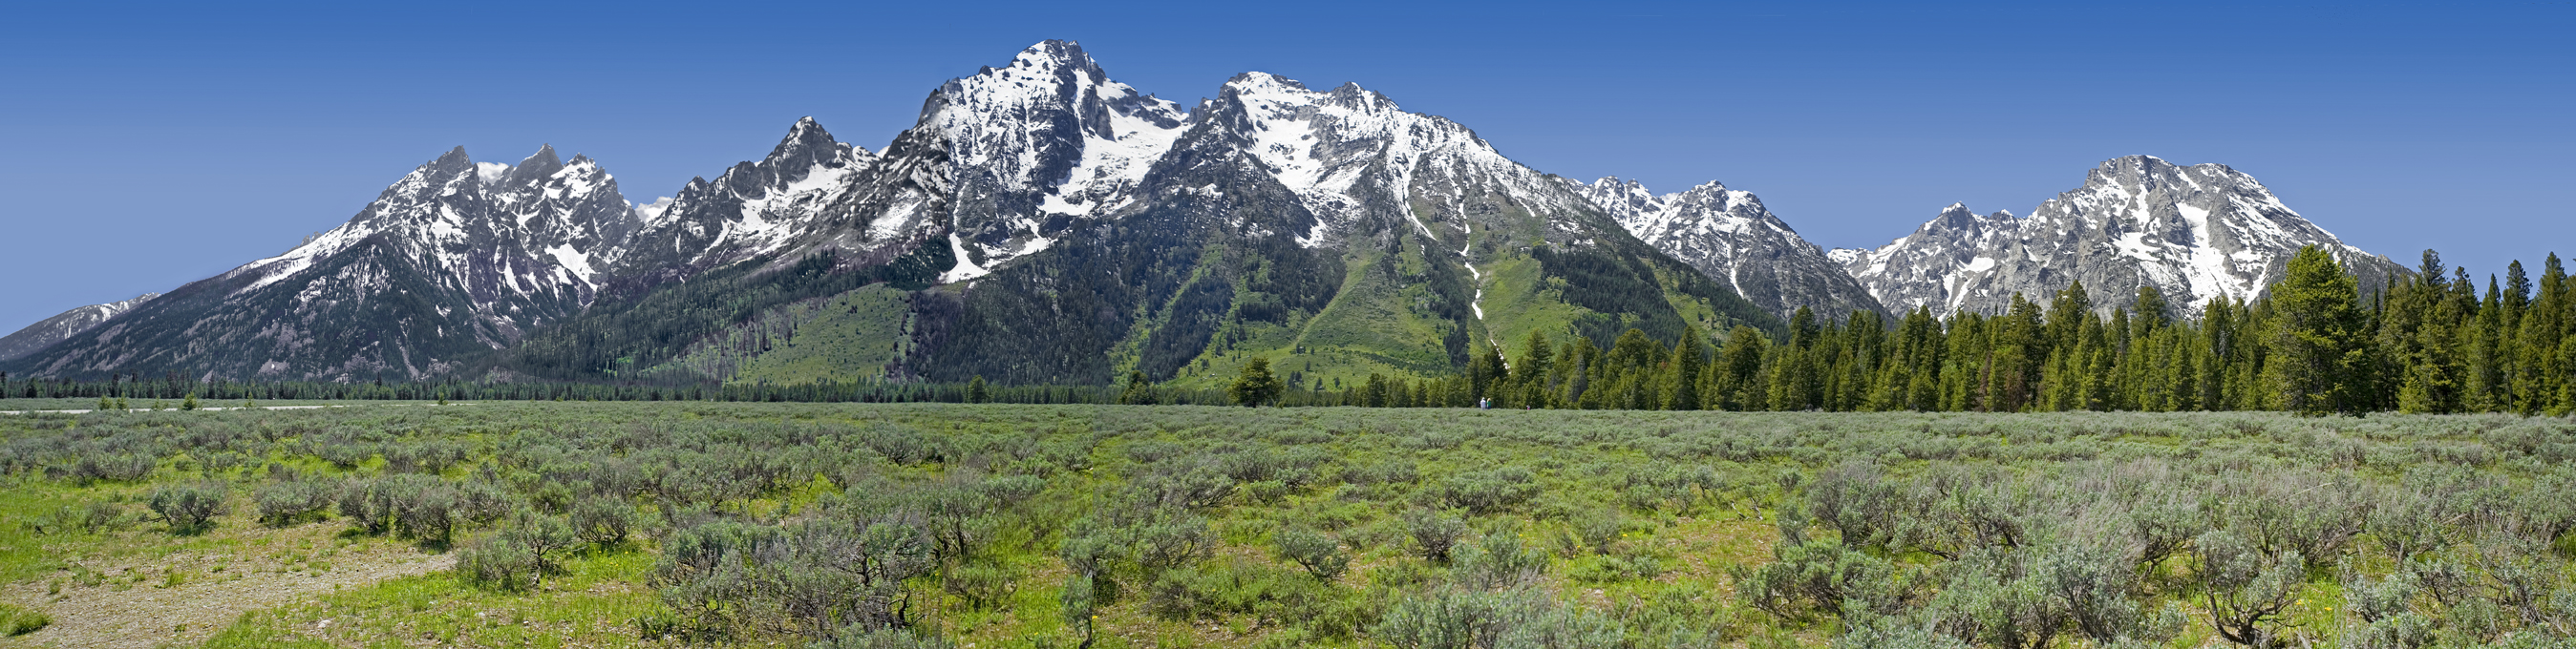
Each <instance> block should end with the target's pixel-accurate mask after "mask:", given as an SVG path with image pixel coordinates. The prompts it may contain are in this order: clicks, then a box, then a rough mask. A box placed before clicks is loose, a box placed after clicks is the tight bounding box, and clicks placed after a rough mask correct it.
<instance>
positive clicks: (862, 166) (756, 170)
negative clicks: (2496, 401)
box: [608, 117, 877, 280]
mask: <svg viewBox="0 0 2576 649" xmlns="http://www.w3.org/2000/svg"><path fill="white" fill-rule="evenodd" d="M876 162H877V156H876V155H875V154H873V153H870V152H868V150H867V149H864V148H860V147H857V146H853V145H849V144H843V143H841V142H839V141H836V140H833V139H832V134H831V133H829V132H827V131H824V130H823V126H822V125H821V124H818V123H816V122H815V121H814V118H811V117H808V118H805V119H801V120H797V121H796V124H795V125H794V126H792V127H789V129H788V131H787V137H785V138H782V139H780V140H779V141H778V146H776V147H774V148H772V149H770V152H769V156H768V157H765V158H762V159H760V160H755V161H749V162H743V163H741V164H736V165H734V166H733V168H732V169H727V170H725V172H724V173H723V174H721V175H718V176H716V179H715V180H714V181H712V182H711V181H708V180H707V179H705V178H692V179H690V180H689V184H688V185H686V186H684V187H681V188H680V192H679V193H678V194H677V195H675V196H673V197H672V198H671V199H670V201H669V202H668V203H666V204H662V205H658V206H655V207H654V208H652V210H651V211H650V213H649V216H647V217H646V218H644V219H643V220H642V222H640V223H639V224H637V226H636V231H635V232H634V234H633V236H632V237H630V238H628V239H627V240H626V241H625V245H624V246H622V247H619V248H616V249H614V250H612V251H610V252H609V259H608V262H609V267H610V268H611V269H612V274H613V275H616V276H619V277H644V278H652V279H657V280H658V279H668V278H677V277H686V276H688V275H690V274H693V273H695V272H698V271H702V270H705V269H708V268H714V267H718V266H724V265H728V264H732V263H735V262H740V261H744V260H747V259H750V258H752V257H756V256H760V255H764V254H770V253H775V252H778V251H779V249H780V248H782V247H784V246H786V245H788V244H789V243H791V242H793V241H794V240H795V239H796V238H797V237H798V236H800V235H802V234H803V233H805V232H807V231H808V230H810V229H812V227H813V223H814V222H815V221H817V220H819V219H821V218H822V216H823V214H824V212H825V211H826V210H827V209H828V208H830V207H831V206H832V205H833V204H835V203H837V202H839V201H841V200H843V199H844V197H845V196H846V195H847V194H848V193H849V192H850V191H851V190H852V188H853V186H854V185H855V184H856V183H857V180H858V179H857V177H858V176H859V175H861V174H862V173H864V172H866V171H867V170H868V169H869V168H870V167H871V166H872V165H874V164H875V163H876Z"/></svg>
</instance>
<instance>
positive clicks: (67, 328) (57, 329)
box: [0, 293, 161, 361]
mask: <svg viewBox="0 0 2576 649" xmlns="http://www.w3.org/2000/svg"><path fill="white" fill-rule="evenodd" d="M156 297H161V294H159V293H145V294H142V295H139V296H135V297H134V299H130V300H122V301H117V302H109V303H106V304H92V305H89V306H84V307H74V308H73V309H72V310H69V311H64V312H62V313H59V314H55V315H54V317H51V318H46V319H43V320H39V321H37V322H36V324H31V325H27V326H26V328H23V329H19V330H18V331H17V332H16V333H11V334H9V335H8V336H5V337H0V361H5V360H9V359H12V358H17V357H20V356H25V355H28V354H33V353H35V352H36V350H39V349H44V348H45V346H46V345H51V344H54V343H57V342H62V341H63V339H66V338H70V337H72V336H73V335H76V334H79V333H80V332H83V331H88V330H89V329H90V328H91V327H96V326H98V323H101V322H106V321H107V319H109V318H114V317H116V316H117V315H118V314H122V313H125V312H127V311H131V310H134V307H135V306H138V305H141V304H143V303H144V302H149V301H151V300H152V298H156Z"/></svg>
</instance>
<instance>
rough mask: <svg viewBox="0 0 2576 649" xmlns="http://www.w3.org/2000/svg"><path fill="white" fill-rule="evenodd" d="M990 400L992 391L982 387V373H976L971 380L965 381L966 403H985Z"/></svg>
mask: <svg viewBox="0 0 2576 649" xmlns="http://www.w3.org/2000/svg"><path fill="white" fill-rule="evenodd" d="M992 400H993V394H992V392H991V391H990V390H988V389H986V388H985V387H984V376H983V375H980V374H978V375H976V376H975V378H974V379H973V380H969V381H967V382H966V402H967V403H986V402H990V401H992Z"/></svg>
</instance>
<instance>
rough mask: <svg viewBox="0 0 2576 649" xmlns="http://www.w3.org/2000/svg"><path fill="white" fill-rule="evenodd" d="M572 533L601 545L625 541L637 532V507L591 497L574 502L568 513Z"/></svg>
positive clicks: (586, 540) (583, 540)
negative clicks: (570, 511) (576, 503)
mask: <svg viewBox="0 0 2576 649" xmlns="http://www.w3.org/2000/svg"><path fill="white" fill-rule="evenodd" d="M569 519H570V520H569V522H570V523H571V526H572V530H573V534H574V535H575V536H578V537H581V540H582V542H584V543H589V544H591V545H595V546H599V547H608V546H613V545H617V544H619V543H623V542H625V541H626V536H627V535H628V534H632V533H634V531H635V526H636V524H637V523H638V522H640V521H638V520H637V517H636V515H635V508H634V507H632V506H629V505H627V504H626V503H625V502H624V501H618V500H609V499H605V498H592V499H587V500H583V501H581V504H578V505H574V506H573V508H572V513H571V515H570V516H569Z"/></svg>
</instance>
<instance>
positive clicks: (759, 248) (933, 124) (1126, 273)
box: [521, 41, 1770, 383]
mask: <svg viewBox="0 0 2576 649" xmlns="http://www.w3.org/2000/svg"><path fill="white" fill-rule="evenodd" d="M809 152H830V153H827V154H815V153H809ZM632 242H633V245H632V246H631V247H630V248H629V249H628V251H626V252H624V253H622V256H619V257H617V258H615V260H614V261H613V262H612V266H614V267H615V268H617V269H618V270H617V271H616V272H615V273H614V274H616V275H618V276H620V278H621V279H620V280H618V281H621V282H623V281H626V279H625V278H641V280H640V281H636V282H634V283H633V289H632V290H637V291H655V290H663V291H681V289H670V288H655V287H657V286H662V285H664V284H667V283H669V282H670V281H671V280H689V281H697V280H693V279H691V278H692V277H693V276H705V275H699V274H701V273H705V272H707V271H709V270H712V269H714V268H717V267H720V266H726V265H730V264H734V263H736V262H740V261H746V260H765V261H763V262H762V264H763V265H762V266H760V267H759V269H758V270H754V271H750V272H747V273H726V274H723V275H716V276H707V277H711V278H712V279H709V280H706V281H712V282H743V283H757V282H760V281H765V280H760V279H758V277H760V276H762V273H765V272H770V271H775V270H779V269H783V268H786V267H787V266H789V265H797V267H800V268H806V269H808V270H806V271H800V272H804V273H808V274H810V273H811V272H813V271H812V270H811V269H812V268H815V267H814V266H810V265H805V264H807V262H808V261H810V260H814V259H817V258H819V255H823V254H826V253H828V254H831V255H833V257H832V259H833V263H832V265H831V267H832V268H834V269H836V271H838V272H843V273H854V274H858V275H861V276H864V277H865V278H867V279H866V280H865V281H880V280H882V281H887V282H890V283H892V284H895V285H898V286H906V287H918V286H926V285H932V284H948V285H951V286H950V287H948V288H944V289H941V290H938V291H923V292H920V293H916V294H914V295H913V296H912V297H910V298H908V303H909V304H910V307H909V308H910V309H912V312H911V313H909V314H907V315H903V316H901V317H899V318H896V319H895V320H896V321H900V324H887V325H885V326H886V327H888V328H899V329H902V330H904V331H906V332H908V333H906V334H904V335H905V336H908V338H906V339H905V340H903V341H889V343H888V344H889V345H890V347H891V348H897V349H905V350H910V352H909V353H911V354H912V357H911V358H909V359H908V360H906V361H904V362H902V363H897V365H901V366H903V367H902V368H901V372H903V373H909V375H911V376H920V377H926V378H933V379H938V380H965V379H966V378H968V377H971V376H984V377H987V378H990V379H995V380H1002V381H1008V382H1024V383H1028V382H1077V383H1097V382H1106V381H1110V380H1113V379H1115V378H1117V377H1119V376H1123V373H1124V372H1127V371H1131V370H1132V371H1141V372H1144V373H1146V374H1147V375H1149V376H1151V377H1153V378H1154V379H1156V380H1165V379H1172V378H1178V377H1180V376H1184V375H1191V374H1193V373H1194V372H1195V371H1196V370H1192V369H1191V366H1192V364H1196V365H1198V366H1204V367H1206V368H1208V370H1209V371H1210V372H1215V371H1217V370H1216V369H1215V368H1216V367H1218V366H1216V365H1209V364H1210V363H1224V362H1235V361H1239V360H1240V359H1241V358H1243V357H1244V356H1245V355H1247V354H1251V353H1263V354H1269V355H1271V356H1272V357H1273V358H1274V359H1275V360H1278V361H1279V362H1283V363H1284V362H1290V361H1294V362H1297V363H1299V365H1300V367H1305V366H1307V365H1319V368H1318V369H1317V370H1316V371H1317V373H1318V374H1322V373H1323V372H1325V370H1323V369H1321V367H1320V365H1325V364H1329V365H1331V366H1332V367H1334V368H1335V369H1334V370H1332V371H1335V372H1343V373H1349V374H1350V378H1351V379H1353V380H1358V379H1360V378H1364V377H1365V376H1366V374H1367V373H1368V372H1369V371H1372V370H1393V371H1397V372H1403V373H1412V374H1417V375H1422V374H1433V373H1446V372H1448V371H1450V369H1451V368H1453V367H1455V366H1457V365H1458V364H1460V363H1464V362H1465V359H1466V358H1467V357H1468V354H1469V353H1470V351H1471V348H1472V347H1473V346H1474V345H1475V344H1479V343H1489V342H1499V343H1507V344H1515V343H1517V342H1519V340H1520V339H1521V338H1522V337H1523V336H1525V335H1526V334H1528V333H1530V332H1533V331H1539V332H1547V333H1549V334H1551V335H1555V336H1557V337H1559V338H1562V337H1563V335H1564V334H1565V332H1567V331H1569V330H1574V331H1580V332H1582V333H1584V335H1589V336H1594V337H1596V338H1600V339H1601V342H1603V343H1605V344H1606V343H1607V342H1608V339H1609V338H1610V337H1613V336H1616V335H1617V333H1618V332H1620V331H1624V330H1625V329H1626V328H1628V327H1631V326H1637V327H1643V328H1646V329H1648V330H1650V331H1653V332H1654V333H1655V334H1656V335H1657V336H1659V337H1666V338H1669V337H1672V336H1677V335H1679V329H1680V328H1682V327H1685V326H1691V325H1692V324H1698V325H1701V326H1706V327H1712V328H1715V327H1721V326H1731V325H1732V324H1733V323H1738V322H1748V321H1750V322H1762V323H1768V322H1770V319H1769V316H1768V315H1767V314H1764V313H1762V312H1761V311H1760V310H1759V309H1757V308H1754V307H1753V306H1752V305H1751V304H1750V303H1746V302H1744V301H1743V300H1742V299H1741V298H1739V297H1737V296H1736V295H1735V294H1734V293H1733V292H1731V291H1728V290H1727V289H1726V288H1725V287H1724V286H1722V285H1719V284H1716V283H1713V282H1709V281H1707V280H1706V279H1705V278H1704V277H1702V276H1701V275H1700V274H1699V273H1698V272H1696V271H1694V270H1691V269H1690V268H1689V267H1688V266H1687V265H1684V264H1682V263H1681V262H1679V261H1676V260H1673V259H1672V258H1670V257H1668V256H1665V255H1663V254H1661V253H1658V252H1656V251H1655V250H1654V249H1653V248H1652V247H1651V246H1647V245H1645V244H1644V243H1643V242H1640V241H1638V240H1637V239H1636V238H1635V237H1634V236H1631V235H1629V234H1628V233H1627V231H1626V230H1624V229H1622V228H1620V227H1619V225H1618V223H1617V222H1615V221H1614V220H1612V219H1611V217H1610V216H1609V212H1608V211H1606V210H1603V209H1601V208H1600V207H1598V206H1596V205H1593V204H1592V202H1591V201H1590V200H1588V199H1586V198H1585V197H1584V196H1583V195H1582V193H1581V187H1580V186H1578V185H1572V184H1569V183H1565V182H1562V181H1561V180H1560V179H1557V178H1556V177H1553V176H1549V175H1547V174H1544V173H1540V172H1538V171H1536V170H1532V169H1530V168H1528V167H1526V166H1522V165H1520V164H1518V163H1516V162H1513V161H1512V160H1510V159H1509V158H1506V157H1504V156H1503V155H1502V154H1501V153H1499V152H1497V151H1496V150H1495V149H1494V148H1493V147H1492V146H1491V145H1490V144H1488V143H1486V142H1485V141H1484V140H1482V139H1480V138H1478V137H1477V136H1476V135H1475V133H1474V132H1473V131H1471V130H1469V129H1467V128H1466V127H1464V126H1462V125H1459V124H1457V123H1455V122H1452V121H1449V120H1447V119H1443V118H1440V117H1436V116H1431V115H1424V114H1419V113H1411V112H1406V111H1404V110H1403V109H1401V108H1399V107H1398V106H1397V105H1396V104H1395V102H1393V101H1392V100H1390V99H1388V98H1387V97H1385V96H1384V95H1381V94H1378V93H1376V92H1371V91H1368V90H1365V89H1362V88H1360V87H1359V86H1357V85H1347V84H1346V85H1344V86H1341V87H1339V88H1336V89H1333V90H1331V91H1326V92H1318V91H1314V90H1311V89H1308V88H1307V87H1305V86H1304V85H1303V84H1300V83H1298V82H1296V81H1293V80H1289V79H1285V78H1282V77H1278V76H1276V75H1270V74H1264V73H1257V72H1256V73H1246V74H1242V75H1238V76H1236V77H1234V78H1233V79H1231V80H1229V81H1227V82H1226V83H1225V84H1223V85H1222V86H1220V87H1219V88H1218V93H1217V96H1216V97H1215V98H1213V99H1207V100H1202V101H1201V102H1200V103H1199V104H1197V105H1195V106H1193V107H1190V108H1189V109H1188V110H1183V108H1182V106H1181V105H1180V104H1175V103H1173V102H1169V101H1164V100H1161V99H1158V98H1155V97H1153V96H1151V95H1145V94H1141V93H1139V92H1138V91H1137V90H1136V89H1134V88H1132V87H1129V86H1127V85H1125V84H1121V83H1119V82H1117V81H1115V80H1113V79H1111V78H1110V77H1109V75H1108V74H1107V73H1106V72H1105V71H1103V69H1102V68H1101V66H1100V65H1099V63H1098V62H1096V61H1095V60H1093V59H1092V58H1091V57H1090V56H1089V55H1088V54H1087V53H1085V52H1084V51H1083V50H1082V48H1081V47H1080V46H1079V45H1077V44H1074V43H1071V42H1064V41H1047V42H1043V43H1039V44H1037V45H1035V46H1032V47H1030V48H1028V49H1026V50H1024V51H1022V52H1020V53H1019V54H1018V55H1017V56H1015V57H1014V58H1013V59H1012V61H1011V62H1010V63H1009V64H1008V65H1006V66H1003V67H999V68H993V67H987V68H983V69H980V70H978V71H977V72H976V73H975V74H973V75H969V76H966V77H962V78H959V79H955V80H952V81H949V82H947V83H945V84H942V85H941V86H940V87H939V88H938V89H936V90H934V91H933V92H932V93H931V94H930V97H929V98H928V100H927V101H925V102H924V104H923V109H922V113H921V116H920V117H919V119H918V120H917V121H916V123H915V125H914V126H913V128H911V129H909V130H906V131H905V132H903V133H902V134H900V135H898V136H897V137H896V138H895V139H894V141H893V142H891V143H889V144H888V145H887V146H886V147H885V148H884V149H883V150H881V151H879V152H877V153H875V154H873V155H871V154H869V153H867V152H866V151H864V150H862V149H857V148H855V147H849V146H847V145H841V144H838V143H835V142H832V141H831V140H830V138H829V136H828V135H826V134H824V133H823V132H822V130H821V128H820V127H819V126H817V125H815V124H813V123H812V122H811V121H810V120H809V121H806V122H802V123H799V124H798V125H797V126H796V127H795V128H793V129H792V130H791V134H790V135H789V137H788V138H787V139H786V141H783V142H782V143H781V144H780V145H779V146H778V147H777V149H776V150H775V151H773V153H772V154H771V155H770V156H768V157H767V158H765V159H763V160H760V161H756V162H750V163H745V164H744V165H741V166H737V167H735V168H734V170H733V171H730V172H727V174H726V175H725V176H723V177H719V178H718V179H717V180H716V181H713V182H708V181H695V182H692V183H691V184H690V186H689V187H688V188H685V189H683V190H682V191H681V192H680V193H679V195H678V196H676V197H675V198H674V199H673V200H672V202H671V203H670V204H669V205H668V206H667V207H666V208H663V209H661V210H660V211H659V212H658V213H655V214H654V215H653V216H652V217H651V218H649V219H647V222H646V223H645V225H644V226H643V228H642V230H640V231H639V232H638V234H637V235H636V236H635V237H634V238H633V239H632ZM925 271H927V272H925ZM728 286H730V285H728ZM797 286H798V287H800V288H796V289H793V290H786V289H777V290H770V289H763V291H766V292H760V293H759V294H761V295H764V296H771V297H767V298H764V299H775V300H778V301H779V305H778V306H777V307H776V308H780V309H788V308H790V307H791V306H792V305H791V304H790V302H793V303H794V304H805V303H807V302H810V301H814V300H820V299H823V298H826V297H829V295H825V294H811V295H808V294H805V293H801V292H799V291H808V290H817V291H819V290H824V289H823V288H818V287H835V288H831V289H830V290H847V289H849V288H852V287H855V286H857V284H852V283H850V282H842V281H814V282H805V283H801V284H797ZM688 290H697V291H715V290H718V289H714V288H709V287H708V286H707V285H706V284H705V282H699V286H697V287H695V288H692V289H688ZM725 290H728V291H731V292H732V293H735V294H743V293H749V292H753V291H751V290H750V289H744V290H731V289H725ZM678 294H679V293H678V292H665V293H657V294H656V295H678ZM665 299H678V298H665ZM652 308H655V309H660V308H664V307H663V306H655V307H652ZM795 308H805V307H795ZM781 313H785V312H783V311H782V312H781ZM799 313H803V312H802V311H799ZM844 315H848V314H844ZM585 317H590V316H585ZM602 317H605V316H602ZM782 317H783V316H782ZM889 322H894V321H889ZM602 326H609V327H612V328H613V327H614V325H602ZM728 332H731V330H726V331H724V332H719V331H713V330H710V331H708V332H705V333H704V334H703V335H704V336H711V337H716V336H733V335H739V332H731V333H728ZM566 335H571V334H569V333H567V334H566ZM538 346H540V347H546V348H547V349H560V348H558V347H548V346H546V345H538ZM699 348H701V349H704V348H707V347H706V346H704V345H701V346H699ZM885 348H887V347H880V348H878V349H885ZM634 349H635V351H636V352H637V353H635V354H621V355H617V356H610V357H601V358H561V357H558V356H559V355H557V356H546V357H545V358H535V357H529V358H527V359H525V360H524V362H523V363H521V364H522V365H524V366H527V367H550V368H562V367H567V366H584V365H585V364H587V365H602V364H605V363H610V362H612V361H614V362H618V363H623V362H627V361H628V360H629V359H636V358H641V359H644V360H642V361H636V362H639V363H645V362H651V361H653V359H654V358H656V357H657V354H667V353H675V352H667V351H662V350H667V349H670V348H669V347H668V346H657V344H646V343H644V342H637V343H635V347H634ZM728 353H730V352H728ZM726 365H728V364H726V363H714V364H704V365H703V366H706V367H714V366H726ZM753 365H757V364H756V363H755V364H753ZM603 371H605V370H603ZM617 371H629V370H617ZM633 371H640V372H643V373H644V374H648V375H658V374H655V373H656V372H657V371H660V370H656V369H654V368H652V367H643V366H638V367H637V368H635V369H634V370H633ZM687 371H696V370H687ZM1336 376H1340V375H1338V374H1337V375H1336ZM715 378H721V377H715Z"/></svg>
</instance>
